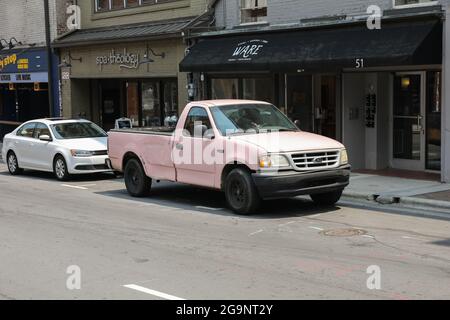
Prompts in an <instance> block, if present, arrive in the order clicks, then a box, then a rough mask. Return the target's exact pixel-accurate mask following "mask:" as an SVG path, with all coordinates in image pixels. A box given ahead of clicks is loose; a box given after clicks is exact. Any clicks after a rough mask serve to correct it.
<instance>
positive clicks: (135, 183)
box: [124, 159, 152, 197]
mask: <svg viewBox="0 0 450 320" xmlns="http://www.w3.org/2000/svg"><path fill="white" fill-rule="evenodd" d="M124 179H125V186H126V187H127V191H128V193H129V194H130V195H131V196H133V197H144V196H147V195H148V194H149V193H150V189H151V187H152V179H150V178H149V177H147V175H146V174H145V171H144V168H143V167H142V165H141V163H140V162H139V161H138V160H137V159H131V160H129V161H128V162H127V164H126V165H125V171H124Z"/></svg>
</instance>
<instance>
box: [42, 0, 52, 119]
mask: <svg viewBox="0 0 450 320" xmlns="http://www.w3.org/2000/svg"><path fill="white" fill-rule="evenodd" d="M48 1H49V0H44V12H45V42H46V47H47V61H48V104H49V109H48V111H49V117H53V110H54V108H53V104H54V102H53V101H54V99H53V50H52V47H51V42H52V39H51V32H50V9H49V3H48Z"/></svg>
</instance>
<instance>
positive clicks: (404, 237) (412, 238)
mask: <svg viewBox="0 0 450 320" xmlns="http://www.w3.org/2000/svg"><path fill="white" fill-rule="evenodd" d="M402 239H408V240H418V241H421V240H422V239H419V238H414V237H408V236H403V237H402Z"/></svg>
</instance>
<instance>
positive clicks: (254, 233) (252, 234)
mask: <svg viewBox="0 0 450 320" xmlns="http://www.w3.org/2000/svg"><path fill="white" fill-rule="evenodd" d="M261 232H264V230H263V229H259V230H258V231H255V232H253V233H250V234H249V235H248V236H249V237H251V236H254V235H257V234H258V233H261Z"/></svg>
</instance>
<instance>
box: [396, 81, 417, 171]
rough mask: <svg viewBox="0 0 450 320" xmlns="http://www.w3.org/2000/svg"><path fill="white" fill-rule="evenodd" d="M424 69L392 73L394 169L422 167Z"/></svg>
mask: <svg viewBox="0 0 450 320" xmlns="http://www.w3.org/2000/svg"><path fill="white" fill-rule="evenodd" d="M424 85H425V82H424V73H397V74H396V75H395V76H394V103H393V114H392V119H393V121H392V126H393V128H392V146H393V150H392V166H393V167H394V168H397V169H408V170H423V169H424V168H425V100H424V98H425V92H424V90H425V87H424Z"/></svg>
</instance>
